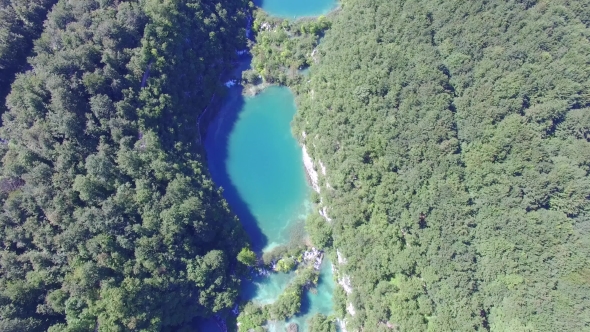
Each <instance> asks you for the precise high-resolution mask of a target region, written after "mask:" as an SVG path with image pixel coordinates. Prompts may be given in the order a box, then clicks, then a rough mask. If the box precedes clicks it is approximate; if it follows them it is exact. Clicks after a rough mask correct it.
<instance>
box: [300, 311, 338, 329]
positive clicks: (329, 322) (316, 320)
mask: <svg viewBox="0 0 590 332" xmlns="http://www.w3.org/2000/svg"><path fill="white" fill-rule="evenodd" d="M307 323H308V330H309V332H336V324H335V323H334V320H333V319H330V317H327V316H326V315H322V314H315V315H314V316H313V317H311V318H310V319H309V321H308V322H307Z"/></svg>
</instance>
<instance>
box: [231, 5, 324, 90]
mask: <svg viewBox="0 0 590 332" xmlns="http://www.w3.org/2000/svg"><path fill="white" fill-rule="evenodd" d="M329 27H330V21H329V20H328V19H327V18H326V17H324V16H320V17H318V18H317V19H301V20H297V21H295V22H291V21H289V20H285V19H279V18H273V17H269V16H268V15H267V14H266V13H265V12H263V11H262V10H257V11H256V12H255V20H254V23H253V30H254V32H255V33H256V43H255V44H254V45H253V46H252V50H251V51H252V55H253V60H252V68H253V69H252V70H249V71H246V72H244V74H243V81H244V82H245V83H248V84H257V83H259V82H258V81H259V77H261V78H262V79H263V80H264V81H265V82H268V83H278V84H283V85H292V84H295V83H297V82H299V81H300V79H301V75H300V74H299V70H300V69H303V68H307V67H308V66H309V65H311V64H312V63H313V62H314V60H313V59H314V49H315V48H316V46H317V45H318V43H319V40H320V37H322V36H323V34H324V32H325V31H326V30H327V29H328V28H329Z"/></svg>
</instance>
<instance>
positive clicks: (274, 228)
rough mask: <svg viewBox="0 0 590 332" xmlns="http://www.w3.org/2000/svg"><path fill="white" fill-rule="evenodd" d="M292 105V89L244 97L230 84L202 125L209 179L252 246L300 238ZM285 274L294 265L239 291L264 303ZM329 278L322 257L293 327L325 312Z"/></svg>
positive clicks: (298, 159)
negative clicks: (208, 121)
mask: <svg viewBox="0 0 590 332" xmlns="http://www.w3.org/2000/svg"><path fill="white" fill-rule="evenodd" d="M295 111H296V109H295V103H294V98H293V95H292V93H291V91H290V90H289V89H287V88H285V87H270V88H267V89H266V90H264V91H263V92H262V93H261V94H259V95H257V96H255V97H243V96H242V95H241V88H239V87H233V88H230V89H229V96H228V97H227V98H226V101H225V103H224V105H223V106H222V108H221V110H220V111H219V113H218V115H217V116H216V118H215V119H214V120H213V121H212V123H211V124H210V125H209V128H208V131H207V136H206V140H205V147H206V149H207V158H208V163H209V168H210V171H211V175H212V177H213V180H214V181H215V183H216V184H217V185H219V186H221V187H223V188H224V197H225V198H226V199H227V201H228V203H229V204H230V206H231V208H232V210H233V211H234V212H235V213H236V214H237V215H238V217H239V218H240V221H241V222H242V224H243V225H244V228H245V229H246V231H247V232H248V234H249V236H250V238H251V243H252V246H253V249H254V250H256V251H257V252H259V253H260V252H262V251H264V250H268V249H270V248H272V247H274V246H276V245H281V244H286V243H288V242H289V241H290V240H292V237H295V238H298V239H301V238H302V234H301V233H299V232H296V231H297V230H299V229H300V226H301V223H302V222H303V220H304V219H305V217H306V216H307V215H308V214H309V213H311V212H312V211H311V204H310V201H309V197H310V188H309V186H308V185H307V183H306V178H305V171H304V167H303V162H302V151H301V148H300V146H299V145H298V144H297V142H296V140H295V139H294V138H293V136H292V134H291V128H290V123H291V121H292V119H293V116H294V115H295ZM298 226H299V227H298ZM292 277H293V273H290V274H284V273H277V274H271V275H270V276H268V277H258V278H255V279H254V280H253V281H252V282H248V283H245V285H244V287H243V289H242V292H241V296H242V298H243V299H247V300H253V301H255V302H257V303H260V304H270V303H272V302H274V301H275V300H276V299H277V298H278V296H279V294H281V292H282V291H283V290H284V289H285V288H286V287H287V285H288V283H289V282H290V281H291V279H292ZM332 279H333V278H332V272H331V265H330V262H328V261H326V262H325V263H324V264H323V265H322V269H321V274H320V281H319V283H318V287H317V293H315V294H312V293H310V292H307V295H306V297H305V298H304V300H303V303H302V313H301V316H299V317H295V318H294V319H293V320H292V321H294V322H297V323H298V324H299V325H300V331H305V321H306V320H307V319H308V318H310V317H311V316H312V315H313V314H315V313H318V312H320V313H323V314H330V313H331V312H332V290H333V288H334V282H333V280H332ZM284 326H285V323H284V322H281V323H279V324H278V325H277V326H274V328H272V327H271V331H273V330H274V331H284Z"/></svg>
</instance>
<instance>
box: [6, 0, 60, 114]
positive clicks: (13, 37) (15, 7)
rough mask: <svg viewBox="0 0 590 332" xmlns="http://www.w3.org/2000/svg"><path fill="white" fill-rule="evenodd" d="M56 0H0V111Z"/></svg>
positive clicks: (24, 66) (23, 67)
mask: <svg viewBox="0 0 590 332" xmlns="http://www.w3.org/2000/svg"><path fill="white" fill-rule="evenodd" d="M56 2H57V0H24V1H21V0H5V1H1V2H0V114H2V113H4V112H5V111H6V109H5V105H4V104H5V101H6V100H5V98H6V96H7V95H8V93H9V92H10V83H12V81H13V80H14V77H15V75H16V73H18V72H20V71H23V70H24V69H25V68H26V65H27V56H29V55H30V52H31V50H32V48H33V40H35V39H37V38H39V36H40V35H41V32H42V30H43V22H44V21H45V17H46V16H47V12H48V11H49V9H50V8H51V6H53V5H54V4H55V3H56Z"/></svg>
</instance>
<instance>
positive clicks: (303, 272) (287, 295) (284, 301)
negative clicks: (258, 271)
mask: <svg viewBox="0 0 590 332" xmlns="http://www.w3.org/2000/svg"><path fill="white" fill-rule="evenodd" d="M295 273H296V275H295V277H294V278H293V280H291V282H290V283H289V285H288V286H287V288H286V289H285V291H283V293H281V295H279V298H278V299H277V300H276V301H275V302H274V303H272V304H269V305H266V306H259V305H257V304H255V303H252V302H248V303H246V304H245V305H244V306H243V307H242V310H241V312H240V314H239V316H238V324H239V325H238V326H239V328H238V330H239V331H240V332H242V331H244V332H245V331H250V330H251V329H254V330H255V331H258V330H260V329H262V328H263V326H264V325H266V322H267V321H269V320H285V319H288V318H291V317H293V316H294V315H296V314H298V313H299V312H300V310H301V300H302V296H303V294H304V291H305V289H307V288H310V287H314V286H315V285H317V283H318V280H319V273H318V271H316V270H314V269H313V268H311V267H307V266H300V267H299V268H298V269H297V271H295ZM257 329H258V330H257ZM261 331H263V330H261Z"/></svg>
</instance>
